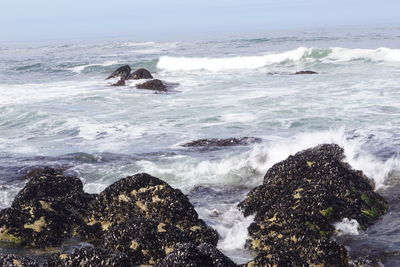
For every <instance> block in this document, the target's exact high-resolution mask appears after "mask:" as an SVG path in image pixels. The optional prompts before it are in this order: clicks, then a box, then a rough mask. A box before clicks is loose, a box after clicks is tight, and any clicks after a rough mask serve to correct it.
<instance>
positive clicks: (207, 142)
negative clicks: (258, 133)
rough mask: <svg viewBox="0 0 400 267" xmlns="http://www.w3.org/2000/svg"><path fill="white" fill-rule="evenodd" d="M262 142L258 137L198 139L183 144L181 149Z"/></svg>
mask: <svg viewBox="0 0 400 267" xmlns="http://www.w3.org/2000/svg"><path fill="white" fill-rule="evenodd" d="M261 141H262V140H261V138H258V137H238V138H235V137H233V138H224V139H220V138H210V139H199V140H194V141H191V142H189V143H185V144H183V145H181V146H183V147H227V146H246V145H250V144H254V143H260V142H261Z"/></svg>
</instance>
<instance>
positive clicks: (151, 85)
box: [136, 79, 167, 91]
mask: <svg viewBox="0 0 400 267" xmlns="http://www.w3.org/2000/svg"><path fill="white" fill-rule="evenodd" d="M136 88H138V89H146V90H155V91H167V86H166V85H165V84H164V83H163V82H162V81H161V80H158V79H154V80H150V81H147V82H144V83H141V84H137V85H136Z"/></svg>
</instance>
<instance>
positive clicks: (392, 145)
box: [0, 28, 400, 266]
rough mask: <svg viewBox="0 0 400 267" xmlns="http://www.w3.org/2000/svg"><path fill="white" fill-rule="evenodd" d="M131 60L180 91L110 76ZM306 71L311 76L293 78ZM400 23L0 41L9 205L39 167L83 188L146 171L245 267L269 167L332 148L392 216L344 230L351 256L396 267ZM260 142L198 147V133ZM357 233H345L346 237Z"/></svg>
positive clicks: (0, 160)
mask: <svg viewBox="0 0 400 267" xmlns="http://www.w3.org/2000/svg"><path fill="white" fill-rule="evenodd" d="M125 64H129V65H130V66H131V68H132V69H135V68H139V67H144V68H147V69H149V70H150V71H151V72H152V73H153V74H154V77H155V78H158V79H161V80H163V81H165V82H167V83H172V84H175V86H173V88H172V89H171V90H170V91H169V92H167V93H158V94H156V93H155V92H153V91H148V90H139V89H136V88H135V85H136V84H137V83H139V82H141V81H129V82H128V83H127V86H125V87H110V84H111V83H113V82H115V81H108V80H107V81H105V80H104V79H105V78H106V77H107V76H108V75H109V74H110V73H111V72H112V71H114V70H115V69H116V68H118V67H120V66H122V65H125ZM302 70H310V71H315V72H317V73H318V74H314V75H293V73H295V72H297V71H302ZM399 103H400V28H377V29H375V28H371V29H337V30H322V29H319V30H304V31H297V32H273V33H269V32H265V33H259V34H257V35H252V36H249V35H243V36H240V35H238V36H234V37H232V36H225V37H218V38H215V37H210V38H203V39H202V40H201V41H199V40H185V41H183V40H174V41H162V42H161V41H154V42H135V39H134V38H133V37H132V38H131V39H127V40H123V41H121V40H112V41H102V42H101V41H97V42H65V43H62V44H39V45H38V44H36V45H27V44H24V45H0V207H1V208H6V207H8V206H10V204H11V202H12V200H13V198H14V196H15V195H16V194H17V193H18V191H19V190H20V189H21V188H22V187H23V186H24V184H25V182H26V181H25V180H23V179H21V177H22V176H23V174H25V173H26V171H27V170H29V169H30V168H32V167H33V166H55V167H63V168H65V169H66V173H70V174H75V175H78V176H79V177H80V178H81V179H82V181H83V183H84V188H85V190H86V191H87V192H90V193H98V192H100V191H101V190H103V189H104V188H105V187H106V186H108V185H110V184H111V183H113V182H115V181H117V180H118V179H120V178H123V177H125V176H127V175H133V174H135V173H139V172H147V173H149V174H151V175H153V176H156V177H159V178H161V179H163V180H165V181H166V182H168V183H169V184H171V185H172V186H173V187H176V188H179V189H181V190H182V191H183V192H185V193H186V194H188V195H189V198H190V199H191V201H192V203H193V204H194V205H195V207H196V209H197V211H198V212H199V215H200V217H201V218H203V219H204V220H205V221H206V222H207V223H208V224H209V225H211V226H212V227H214V228H215V229H217V231H218V232H219V234H220V236H221V239H220V242H219V244H218V247H219V248H220V249H221V250H222V251H223V252H224V253H226V254H227V255H229V256H230V257H232V258H233V259H234V260H235V261H237V262H239V263H243V262H246V261H247V260H249V259H251V258H252V257H254V255H252V254H251V253H250V252H249V251H247V250H245V249H244V245H245V240H246V237H247V230H246V228H247V226H248V225H249V224H250V223H251V222H252V219H253V218H252V217H248V218H245V217H243V215H242V214H241V213H240V211H238V210H237V209H236V205H237V203H238V202H240V201H241V200H243V199H244V197H245V195H246V193H247V192H248V191H249V190H250V189H251V188H253V187H254V186H256V185H259V184H261V183H262V178H263V176H264V174H265V172H266V171H267V170H268V168H270V167H271V166H272V165H273V164H275V163H277V162H279V161H281V160H284V159H285V158H286V157H288V156H289V155H291V154H294V153H296V152H298V151H300V150H302V149H306V148H309V147H312V146H315V145H318V144H322V143H337V144H339V145H340V146H342V147H343V148H344V149H345V154H346V161H347V162H349V163H350V164H351V165H352V166H353V168H355V169H360V170H363V171H364V172H365V174H366V175H367V176H369V177H370V178H371V179H373V180H374V181H375V184H376V188H377V190H378V192H379V193H381V194H383V195H384V196H385V197H386V198H387V199H388V200H389V204H390V209H389V213H388V214H387V215H385V216H384V217H383V219H382V220H380V221H378V222H377V223H376V224H375V225H374V226H372V227H371V228H370V229H369V230H367V231H365V232H363V231H361V230H360V229H358V228H357V222H354V221H350V220H348V219H347V220H345V219H344V220H343V221H342V222H337V224H336V225H337V228H338V232H340V234H338V237H337V239H338V240H339V241H340V242H342V243H343V244H345V245H346V246H347V248H348V249H349V252H350V254H351V255H352V256H353V257H359V256H364V257H370V258H372V259H375V260H376V261H378V262H381V263H383V264H385V266H398V265H399V264H400V243H399V240H400V227H399V225H400V214H399V213H400V206H399V204H398V199H399V197H400V193H399V189H400V177H399V171H400V160H399V157H398V153H399V151H400V131H399V130H400V116H399V115H400V104H399ZM244 136H254V137H259V138H262V142H261V143H259V144H253V145H249V146H238V147H228V148H210V149H196V148H184V147H182V146H181V145H182V144H184V143H185V142H189V141H191V140H196V139H201V138H229V137H244ZM346 229H347V230H346Z"/></svg>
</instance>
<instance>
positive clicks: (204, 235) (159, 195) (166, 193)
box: [79, 173, 218, 245]
mask: <svg viewBox="0 0 400 267" xmlns="http://www.w3.org/2000/svg"><path fill="white" fill-rule="evenodd" d="M132 217H142V218H145V219H150V220H156V221H159V222H162V223H165V224H171V225H173V226H175V227H177V228H179V229H181V230H182V231H183V232H185V233H186V234H187V235H188V236H189V237H190V238H191V239H192V240H193V241H194V242H196V243H201V242H208V243H211V244H214V245H216V243H217V242H218V234H217V233H216V231H215V230H213V229H212V228H210V227H208V226H207V225H206V224H205V222H204V221H202V220H200V219H199V218H198V214H197V212H196V211H195V209H194V207H193V205H192V204H191V203H190V202H189V200H188V198H187V197H186V196H185V195H184V194H183V193H182V192H181V191H180V190H179V189H173V188H172V187H171V186H169V185H168V184H167V183H165V182H164V181H162V180H160V179H158V178H156V177H153V176H151V175H149V174H145V173H142V174H136V175H134V176H128V177H126V178H123V179H121V180H119V181H117V182H115V183H114V184H112V185H110V186H109V187H107V188H106V189H105V190H104V191H103V192H101V193H100V194H99V196H98V197H97V198H96V199H95V200H94V201H92V202H91V203H90V206H89V209H88V215H87V220H86V224H85V225H84V227H82V228H81V229H80V230H79V232H80V234H81V235H83V236H85V237H87V238H97V239H101V238H102V235H103V234H104V232H105V231H107V230H108V228H109V227H110V226H112V225H113V224H115V223H121V222H125V221H127V220H128V219H130V218H132Z"/></svg>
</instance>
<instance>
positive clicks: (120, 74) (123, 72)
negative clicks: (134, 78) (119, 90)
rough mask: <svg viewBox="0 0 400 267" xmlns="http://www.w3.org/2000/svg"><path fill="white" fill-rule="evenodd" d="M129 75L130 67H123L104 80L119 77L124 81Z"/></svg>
mask: <svg viewBox="0 0 400 267" xmlns="http://www.w3.org/2000/svg"><path fill="white" fill-rule="evenodd" d="M130 73H131V67H129V65H125V66H122V67H119V68H118V69H116V70H115V71H114V72H113V73H112V74H111V75H110V76H108V77H107V78H106V80H108V79H111V78H116V77H120V78H121V79H122V80H126V79H127V78H128V77H129V75H130Z"/></svg>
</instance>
